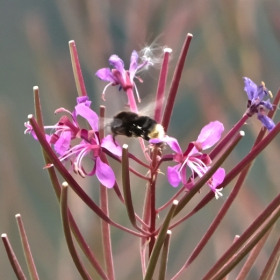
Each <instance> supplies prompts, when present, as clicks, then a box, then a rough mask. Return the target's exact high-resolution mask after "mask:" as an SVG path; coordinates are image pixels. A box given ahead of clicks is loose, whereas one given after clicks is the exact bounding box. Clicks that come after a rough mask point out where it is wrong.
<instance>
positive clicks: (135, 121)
mask: <svg viewBox="0 0 280 280" xmlns="http://www.w3.org/2000/svg"><path fill="white" fill-rule="evenodd" d="M110 128H111V131H112V134H113V137H114V139H115V137H116V136H117V135H125V136H127V137H141V138H143V139H144V140H147V141H149V140H150V139H153V138H162V137H164V135H165V132H164V128H163V126H162V125H161V124H159V123H157V122H156V121H155V120H153V119H152V118H150V117H148V116H141V115H138V114H136V113H133V112H127V111H122V112H119V113H118V114H117V115H115V116H114V119H113V121H112V122H111V123H110Z"/></svg>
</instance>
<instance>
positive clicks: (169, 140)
mask: <svg viewBox="0 0 280 280" xmlns="http://www.w3.org/2000/svg"><path fill="white" fill-rule="evenodd" d="M149 142H150V143H151V144H158V143H162V142H165V143H166V144H167V145H168V146H169V147H170V148H171V149H172V150H173V151H174V152H176V153H178V154H182V150H181V148H180V145H179V143H178V141H177V139H176V138H173V137H169V136H167V135H166V136H164V137H163V138H160V139H159V138H153V139H151V140H150V141H149Z"/></svg>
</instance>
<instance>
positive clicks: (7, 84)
mask: <svg viewBox="0 0 280 280" xmlns="http://www.w3.org/2000/svg"><path fill="white" fill-rule="evenodd" d="M279 14H280V2H279V1H273V0H266V1H261V0H239V1H238V0H231V1H221V0H220V1H214V0H212V1H202V0H196V1H195V0H193V1H171V0H169V1H167V0H154V1H150V0H141V1H139V0H133V1H125V0H119V1H105V0H102V1H100V0H99V1H98V0H79V1H78V0H76V1H75V0H70V1H65V0H57V1H42V0H37V1H34V0H23V1H19V0H2V1H0V15H1V16H0V36H1V41H0V61H1V63H0V77H1V83H0V116H1V122H0V125H1V130H0V131H1V137H0V163H1V164H0V232H1V233H7V234H8V237H9V239H10V241H11V243H12V245H13V248H14V250H15V251H16V254H17V256H18V258H19V260H20V262H21V264H22V266H23V269H24V271H25V272H27V269H26V266H25V264H24V259H23V253H22V249H21V244H20V238H19V235H18V231H17V226H16V221H15V218H14V215H15V214H17V213H21V215H22V218H23V221H24V223H25V227H26V231H27V234H28V237H29V241H30V246H31V250H32V252H33V256H34V258H35V263H36V265H37V268H38V271H39V275H40V277H41V279H68V280H71V279H80V278H79V275H78V274H77V272H76V269H75V266H74V264H73V262H72V260H71V258H70V255H69V253H68V251H67V248H66V244H65V240H64V236H63V235H62V226H61V221H60V213H59V206H58V203H57V201H56V197H55V195H54V192H53V190H52V188H51V186H50V182H49V179H48V176H47V172H46V170H43V166H44V162H43V159H42V156H41V151H40V147H39V145H38V143H37V142H35V141H34V140H33V139H32V138H31V137H30V136H28V135H26V136H25V135H24V134H23V131H24V125H23V123H24V122H25V121H26V117H27V115H28V114H30V113H33V112H34V109H33V94H32V87H33V86H35V85H38V86H39V88H40V94H41V102H42V106H43V113H44V120H45V124H53V123H55V122H56V121H57V120H58V117H56V116H54V114H53V112H54V110H55V109H57V108H59V107H65V108H67V109H69V110H70V111H71V110H72V108H73V106H74V104H75V99H76V96H77V92H76V88H75V83H74V79H73V74H72V68H71V62H70V55H69V48H68V41H69V40H75V42H76V45H77V48H78V52H79V58H80V61H81V64H82V70H83V74H84V79H85V83H86V87H87V91H88V95H89V96H90V98H91V100H92V101H93V105H92V108H93V109H95V110H98V108H99V105H100V104H105V105H106V106H107V112H106V114H107V116H108V117H110V116H111V117H112V116H113V115H114V114H115V113H116V112H117V111H119V110H121V109H122V99H121V98H119V95H118V93H117V89H116V88H111V89H109V90H108V92H107V102H106V103H104V102H103V101H102V100H101V98H100V96H101V93H102V90H103V88H104V86H105V83H104V82H102V81H99V80H98V79H97V78H96V77H95V75H94V74H95V72H96V71H97V70H98V69H99V68H101V67H107V65H108V62H107V61H108V58H109V56H110V55H111V54H113V53H115V54H118V55H119V56H120V57H121V58H123V60H124V61H125V63H126V65H128V63H129V59H130V54H131V51H132V50H133V49H136V50H140V49H141V48H143V47H144V46H146V45H149V44H151V43H156V44H157V45H158V46H168V47H170V48H172V49H173V52H172V57H173V59H172V60H171V62H170V70H169V78H168V88H169V85H170V80H171V78H172V74H173V71H174V68H175V65H176V61H177V59H178V56H179V53H180V48H181V46H182V44H183V42H184V39H185V37H186V34H187V33H192V34H193V35H194V38H193V40H192V42H191V46H190V50H189V54H188V57H187V61H186V64H185V68H184V72H183V76H182V80H181V83H180V87H179V92H178V96H177V101H176V105H175V108H174V113H173V117H172V122H171V127H170V131H169V134H170V135H172V136H174V137H176V138H179V139H180V143H181V146H182V147H186V145H187V143H188V142H190V141H193V140H195V139H196V137H197V135H198V133H199V131H200V130H201V128H202V127H203V126H204V125H206V124H207V123H208V122H210V121H213V120H220V121H221V122H223V124H224V126H225V130H226V131H228V130H229V129H230V128H231V127H232V126H233V125H234V124H235V123H236V122H237V121H238V120H239V118H240V117H241V116H242V114H243V113H244V110H245V108H246V102H247V98H246V94H245V92H244V91H243V80H242V77H243V76H247V77H250V78H251V79H252V80H253V81H255V82H256V83H258V84H259V83H260V82H261V81H265V83H266V85H267V87H268V88H269V89H270V90H271V91H272V93H274V94H275V93H276V92H277V90H278V88H279V86H280V17H279ZM158 75H159V67H157V68H154V69H151V70H149V71H148V72H145V73H142V74H141V77H142V79H143V80H144V83H143V84H138V90H139V92H140V95H141V96H147V99H148V100H152V98H153V94H154V93H155V92H156V88H157V79H158ZM143 102H144V104H145V100H144V101H143ZM279 119H280V114H278V115H277V116H276V118H275V122H278V121H279ZM260 127H261V126H260V123H259V122H258V121H257V120H256V118H252V119H250V120H249V122H248V123H247V125H246V126H245V127H244V130H245V133H246V137H245V139H243V140H242V142H241V143H240V144H239V146H238V148H237V149H236V150H235V151H234V153H233V154H232V155H231V156H230V158H229V159H228V160H227V161H226V163H225V168H226V169H227V170H230V169H231V168H232V167H233V166H235V164H236V163H238V161H239V160H240V159H242V158H243V157H244V155H245V154H246V153H248V151H249V150H250V147H251V146H252V143H253V141H254V139H255V137H256V135H257V133H258V131H259V129H260ZM123 141H124V140H123ZM134 142H135V140H134ZM130 143H132V144H133V141H130ZM137 144H138V143H136V145H135V148H136V147H137ZM132 146H133V145H132ZM279 166H280V145H279V137H278V138H276V139H275V140H274V142H273V143H272V144H271V145H270V146H269V147H268V148H267V149H266V151H265V152H263V153H262V154H261V156H260V157H259V158H258V160H257V161H256V163H255V165H254V167H253V169H252V171H251V173H250V176H249V178H248V180H247V181H246V183H245V184H244V187H243V188H242V190H241V192H240V195H239V197H238V198H237V199H236V201H235V203H234V204H233V206H232V208H231V211H230V212H229V214H228V215H227V216H226V217H225V219H224V221H223V222H222V224H221V226H220V228H219V229H218V231H217V233H216V234H215V236H214V237H213V238H212V239H211V242H210V243H209V244H208V245H207V246H206V248H205V250H204V251H203V252H202V254H201V255H200V257H199V258H197V260H196V262H195V263H194V264H193V265H192V266H191V267H190V268H189V271H188V272H187V274H185V275H184V276H182V278H181V279H200V278H201V277H202V276H203V275H204V274H205V273H206V272H207V271H208V269H209V268H210V267H211V265H212V264H213V263H214V261H215V260H216V259H217V258H218V257H219V256H221V254H222V253H223V252H224V250H225V249H226V248H227V247H228V246H230V244H231V243H232V241H233V238H234V236H235V235H236V234H242V232H243V231H244V230H245V229H246V228H247V227H248V226H249V225H250V223H251V222H252V221H253V220H254V219H255V218H256V217H257V215H258V214H259V213H260V212H261V210H262V209H264V207H265V206H267V205H268V203H269V202H270V201H271V200H272V199H273V198H274V197H275V196H276V195H277V194H278V193H279V188H280V184H279V181H280V180H279V179H280V177H279V176H280V175H279ZM114 168H115V170H117V169H119V168H120V166H119V165H118V164H114ZM164 168H165V167H164ZM163 171H165V170H163ZM133 179H134V178H133ZM159 181H160V184H159V187H158V201H157V202H158V205H160V204H161V203H163V202H164V201H166V200H167V198H168V197H170V196H171V195H172V194H173V193H174V189H173V188H172V187H170V186H169V185H168V183H167V181H166V179H165V177H164V176H161V177H160V180H159ZM79 182H80V183H81V185H82V186H83V187H84V188H85V189H86V190H87V192H88V193H89V194H90V195H91V196H92V197H94V199H95V201H98V184H97V182H96V180H95V179H94V178H86V179H83V180H80V179H79ZM232 186H233V184H232ZM144 187H145V186H144V185H143V183H142V182H139V183H137V184H135V187H134V188H133V196H134V199H135V205H136V209H137V211H138V213H139V214H141V205H142V203H143V202H142V200H141V199H139V197H142V196H143V194H144ZM230 189H231V188H230V187H228V188H227V189H225V190H224V192H223V193H224V197H223V198H222V199H220V200H218V201H212V202H211V203H210V204H209V205H208V206H207V207H206V209H204V210H202V211H201V212H200V213H198V214H197V216H195V217H192V218H191V219H190V220H189V221H188V222H186V223H185V224H183V225H181V226H180V227H178V228H176V229H175V230H174V231H173V234H172V238H171V249H170V258H169V265H168V277H167V279H169V278H171V277H172V276H173V275H174V274H175V272H176V271H177V270H178V269H179V268H180V267H181V266H182V265H183V263H184V262H185V260H186V259H187V258H188V256H189V254H190V253H191V251H192V250H193V249H194V247H195V244H196V243H197V242H198V241H199V240H200V238H201V236H202V234H203V232H204V231H205V230H206V229H207V227H208V226H209V223H210V221H211V220H212V219H213V217H215V215H216V213H217V210H218V209H219V207H220V206H221V205H222V203H223V201H224V200H225V199H226V198H227V196H228V194H229V191H230ZM207 192H208V190H206V189H205V190H202V194H200V195H198V196H197V197H196V198H195V199H194V202H192V203H191V205H192V206H194V205H196V203H197V202H198V201H199V200H200V199H201V198H202V197H203V196H204V194H206V193H207ZM109 196H110V210H111V212H112V215H113V216H112V217H113V219H114V220H116V221H119V222H121V223H122V224H124V225H129V222H128V218H127V214H126V212H125V209H124V207H123V205H121V203H119V201H117V199H116V197H115V194H114V192H113V191H112V192H111V193H110V195H109ZM69 203H70V207H71V205H72V206H75V207H72V210H73V214H74V216H75V217H76V219H77V222H78V224H79V226H80V227H81V229H82V231H83V233H84V235H85V237H86V238H87V240H88V242H89V243H90V244H91V247H92V249H93V250H94V252H96V254H97V255H98V256H99V257H100V259H102V252H101V248H100V242H99V241H98V240H99V238H100V223H99V220H98V218H97V217H96V216H95V215H94V214H93V213H91V212H90V211H89V210H88V208H87V207H86V206H84V205H83V204H82V203H81V202H80V201H79V200H78V199H77V198H76V196H75V195H71V197H70V202H69ZM190 209H191V206H190V208H188V209H187V210H186V211H188V210H190ZM162 217H163V216H162ZM162 217H160V218H162ZM160 218H159V219H160ZM112 235H113V251H114V252H113V253H114V255H115V270H116V276H117V279H136V280H137V279H141V276H140V275H141V267H140V262H139V254H138V253H137V252H138V251H137V250H138V247H139V243H138V240H137V239H136V238H134V237H131V236H129V235H128V234H123V233H122V232H121V231H119V230H118V229H115V228H113V229H112ZM278 238H279V223H278V225H276V227H275V229H274V230H273V232H272V234H271V236H270V238H269V240H268V242H267V243H266V245H265V247H264V249H263V251H262V253H261V254H260V256H259V258H258V259H257V262H256V265H255V267H254V269H253V270H252V272H251V273H250V275H249V278H248V279H257V278H258V276H259V274H260V272H261V270H262V268H263V266H264V264H265V262H266V261H267V259H268V256H269V254H270V253H271V251H272V249H273V246H274V245H275V243H276V241H277V239H278ZM0 246H2V247H1V250H0V279H16V277H15V276H14V273H13V270H12V267H11V266H10V264H9V262H8V258H7V256H6V253H5V250H4V246H3V245H0ZM134 252H135V253H134ZM85 263H86V261H85ZM239 268H240V266H239ZM238 271H239V269H238V268H237V269H235V270H234V271H233V272H232V274H231V276H230V277H229V279H235V277H236V273H238ZM279 271H280V270H279V269H278V272H279ZM186 277H187V278H186ZM95 279H98V277H97V278H95ZM277 279H280V277H279V276H276V278H275V280H277Z"/></svg>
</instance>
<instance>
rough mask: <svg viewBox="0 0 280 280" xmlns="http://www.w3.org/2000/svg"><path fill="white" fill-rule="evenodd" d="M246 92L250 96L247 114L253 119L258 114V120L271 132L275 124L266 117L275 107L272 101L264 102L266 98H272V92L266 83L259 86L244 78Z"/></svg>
mask: <svg viewBox="0 0 280 280" xmlns="http://www.w3.org/2000/svg"><path fill="white" fill-rule="evenodd" d="M243 79H244V91H245V92H246V93H247V96H248V105H247V107H248V110H247V114H248V115H249V116H250V117H251V116H252V115H253V114H257V118H258V119H259V120H260V121H261V123H262V124H263V126H264V127H266V128H267V130H268V131H271V130H272V129H273V128H274V127H275V124H274V122H273V121H272V120H271V119H270V118H269V117H268V116H267V115H266V111H265V109H267V110H272V109H273V105H272V104H271V103H270V100H269V99H268V100H266V101H264V100H263V99H264V98H265V97H269V96H270V97H272V94H271V92H270V91H269V90H268V89H267V88H266V87H265V83H264V82H262V83H261V84H260V85H259V86H257V85H256V84H255V83H254V82H253V81H252V80H251V79H249V78H247V77H244V78H243Z"/></svg>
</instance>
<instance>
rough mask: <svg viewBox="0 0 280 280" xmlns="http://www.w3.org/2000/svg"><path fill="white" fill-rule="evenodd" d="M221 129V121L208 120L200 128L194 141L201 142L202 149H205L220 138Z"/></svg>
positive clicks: (222, 127) (222, 129) (222, 128)
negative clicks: (208, 121) (206, 123)
mask: <svg viewBox="0 0 280 280" xmlns="http://www.w3.org/2000/svg"><path fill="white" fill-rule="evenodd" d="M223 131H224V126H223V124H222V123H221V122H219V121H214V122H210V123H209V124H208V125H206V126H204V127H203V128H202V130H201V132H200V134H199V136H198V138H197V140H196V141H197V142H200V143H201V146H202V149H203V150H206V149H208V148H210V147H212V146H213V145H214V144H216V143H217V142H218V141H219V140H220V138H221V135H222V133H223Z"/></svg>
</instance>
